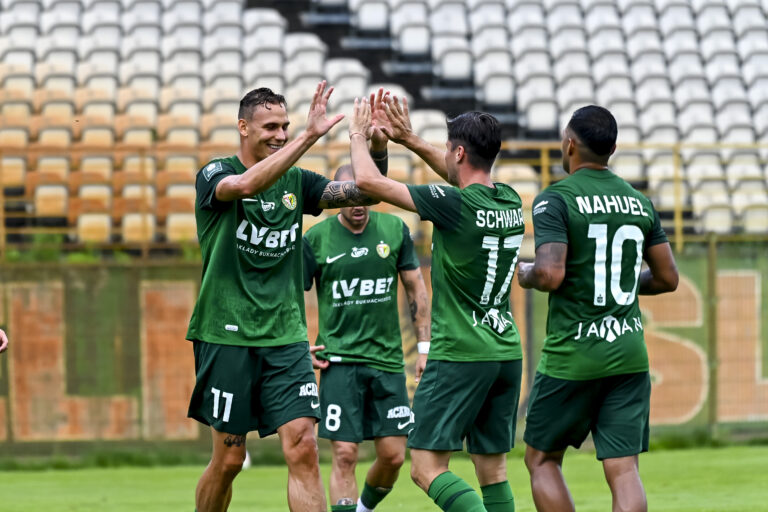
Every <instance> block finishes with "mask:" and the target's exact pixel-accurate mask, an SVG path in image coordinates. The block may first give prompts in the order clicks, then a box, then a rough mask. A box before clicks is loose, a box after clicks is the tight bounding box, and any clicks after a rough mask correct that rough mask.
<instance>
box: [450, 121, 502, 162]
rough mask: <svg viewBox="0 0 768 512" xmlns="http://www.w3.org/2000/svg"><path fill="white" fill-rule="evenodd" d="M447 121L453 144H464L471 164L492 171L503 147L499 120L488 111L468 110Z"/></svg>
mask: <svg viewBox="0 0 768 512" xmlns="http://www.w3.org/2000/svg"><path fill="white" fill-rule="evenodd" d="M447 122H448V140H449V141H450V143H451V145H452V146H454V147H455V146H456V145H460V146H464V149H465V150H466V152H467V158H468V159H469V163H470V164H472V165H473V166H474V167H480V168H483V169H488V170H489V171H490V169H491V167H492V166H493V161H494V160H496V155H498V154H499V149H501V126H500V125H499V120H498V119H496V118H495V117H493V116H492V115H491V114H488V113H486V112H466V113H464V114H461V115H458V116H456V117H454V118H453V119H448V121H447Z"/></svg>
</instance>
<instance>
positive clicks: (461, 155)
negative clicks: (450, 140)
mask: <svg viewBox="0 0 768 512" xmlns="http://www.w3.org/2000/svg"><path fill="white" fill-rule="evenodd" d="M466 155H467V152H466V151H465V150H464V146H462V145H459V146H458V147H457V148H456V163H457V164H458V163H459V162H461V161H462V160H463V159H464V157H465V156H466Z"/></svg>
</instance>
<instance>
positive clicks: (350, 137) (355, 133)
mask: <svg viewBox="0 0 768 512" xmlns="http://www.w3.org/2000/svg"><path fill="white" fill-rule="evenodd" d="M353 135H359V136H361V137H362V138H364V139H365V140H368V137H366V136H365V135H363V134H362V133H360V132H351V133H350V134H349V140H352V136H353Z"/></svg>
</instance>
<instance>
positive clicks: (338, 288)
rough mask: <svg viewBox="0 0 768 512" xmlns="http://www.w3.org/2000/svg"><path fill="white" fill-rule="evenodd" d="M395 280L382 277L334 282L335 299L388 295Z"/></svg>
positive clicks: (332, 288) (332, 287)
mask: <svg viewBox="0 0 768 512" xmlns="http://www.w3.org/2000/svg"><path fill="white" fill-rule="evenodd" d="M393 280H394V279H393V278H391V277H380V278H379V279H360V278H357V277H356V278H354V279H352V280H349V281H347V280H346V279H339V280H338V281H334V282H333V285H332V286H331V290H332V293H333V298H334V299H343V298H346V297H352V296H353V295H355V294H357V295H358V296H360V297H367V296H368V295H386V294H387V293H389V289H390V287H391V286H392V282H393Z"/></svg>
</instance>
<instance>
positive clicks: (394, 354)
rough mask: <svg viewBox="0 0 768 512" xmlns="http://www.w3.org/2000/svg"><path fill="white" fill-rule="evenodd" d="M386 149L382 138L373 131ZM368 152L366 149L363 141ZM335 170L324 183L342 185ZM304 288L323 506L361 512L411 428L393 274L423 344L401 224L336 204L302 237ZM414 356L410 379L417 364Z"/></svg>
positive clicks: (398, 458)
mask: <svg viewBox="0 0 768 512" xmlns="http://www.w3.org/2000/svg"><path fill="white" fill-rule="evenodd" d="M381 137H382V138H383V141H384V145H385V147H386V141H387V137H386V136H385V135H383V134H381ZM371 147H372V149H373V148H375V147H376V144H375V143H374V144H372V146H371ZM352 178H353V174H352V167H351V166H349V165H344V166H342V167H340V168H339V169H338V171H337V172H336V175H335V177H334V179H335V180H337V181H344V180H348V179H352ZM304 241H305V247H304V262H305V265H304V276H305V283H304V287H305V289H307V290H309V289H310V288H311V287H312V283H313V281H314V282H315V283H316V284H317V301H318V308H319V330H318V337H317V341H316V342H315V344H316V345H322V346H324V347H325V349H324V350H323V351H321V352H318V353H317V354H316V355H317V357H318V358H319V359H322V360H326V361H330V366H328V367H327V368H326V369H324V370H323V371H322V373H321V375H320V408H321V410H322V414H323V418H322V420H321V422H320V426H319V436H320V437H322V438H325V439H330V440H331V447H332V449H333V457H332V465H331V478H330V487H329V492H330V497H331V510H333V511H343V510H351V511H357V512H370V511H372V510H373V509H374V508H375V507H376V505H378V503H379V502H381V501H382V500H383V499H384V497H385V496H386V495H387V494H388V493H389V492H390V491H391V490H392V487H393V486H394V484H395V481H396V480H397V477H398V474H399V472H400V466H402V464H403V461H404V459H405V441H406V437H407V435H408V431H409V430H410V428H411V427H412V423H411V409H410V403H409V401H408V391H407V389H406V387H405V373H404V371H403V368H404V365H403V347H402V339H401V337H400V322H399V315H398V305H397V277H398V274H399V276H400V278H401V279H402V281H403V285H404V287H405V292H406V296H407V298H408V303H409V305H410V310H411V320H412V322H413V325H414V327H415V329H416V336H417V341H418V346H422V347H423V346H424V344H425V343H427V344H428V343H429V341H430V335H429V333H430V325H429V309H428V305H427V290H426V287H425V286H424V279H423V277H422V275H421V270H420V269H419V260H418V258H417V256H416V252H415V250H414V246H413V241H412V240H411V234H410V231H409V230H408V226H406V225H405V223H404V222H403V221H402V220H401V219H400V218H399V217H396V216H394V215H389V214H386V213H378V212H369V211H368V207H366V206H352V207H347V208H342V209H341V211H340V213H339V214H338V215H336V216H334V217H331V218H329V219H327V220H324V221H323V222H321V223H319V224H317V225H315V226H313V227H312V228H311V229H310V230H309V231H307V233H306V235H305V236H304ZM426 361H427V356H426V354H421V355H419V360H418V363H417V368H416V378H417V379H418V378H419V377H420V375H421V372H422V371H423V368H424V365H425V364H426ZM364 439H373V441H374V444H375V448H376V460H375V461H374V462H373V464H372V465H371V467H370V469H369V471H368V474H367V476H366V478H365V486H364V487H363V492H362V494H361V495H360V498H359V499H358V498H357V482H356V480H355V466H356V464H357V451H358V444H359V443H361V442H362V441H363V440H364Z"/></svg>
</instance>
